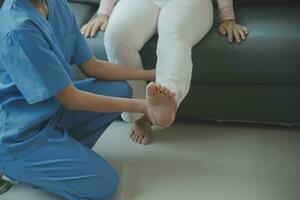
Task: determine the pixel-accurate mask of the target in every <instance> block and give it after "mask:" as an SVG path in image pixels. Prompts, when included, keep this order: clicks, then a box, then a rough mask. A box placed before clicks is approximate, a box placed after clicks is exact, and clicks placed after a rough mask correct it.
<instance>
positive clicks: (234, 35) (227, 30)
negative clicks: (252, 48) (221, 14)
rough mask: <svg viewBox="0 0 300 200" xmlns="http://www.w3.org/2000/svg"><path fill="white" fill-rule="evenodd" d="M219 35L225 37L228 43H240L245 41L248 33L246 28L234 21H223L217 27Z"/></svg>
mask: <svg viewBox="0 0 300 200" xmlns="http://www.w3.org/2000/svg"><path fill="white" fill-rule="evenodd" d="M219 33H220V34H221V35H223V36H227V39H228V41H229V42H230V43H231V42H237V43H239V44H240V43H242V41H244V40H246V38H247V36H248V34H249V32H248V30H247V28H245V27H244V26H241V25H239V24H237V23H236V22H235V20H224V21H223V22H222V23H221V24H220V26H219Z"/></svg>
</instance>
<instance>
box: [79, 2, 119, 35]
mask: <svg viewBox="0 0 300 200" xmlns="http://www.w3.org/2000/svg"><path fill="white" fill-rule="evenodd" d="M116 2H117V0H102V1H101V2H100V6H99V9H98V11H97V16H96V17H95V18H94V19H91V20H90V21H89V22H88V23H86V24H85V25H83V26H82V28H81V30H80V31H81V34H82V35H84V36H85V37H94V36H95V35H96V33H97V32H98V31H99V30H100V31H105V30H106V27H107V24H108V21H109V16H110V15H111V13H112V11H113V9H114V6H115V4H116Z"/></svg>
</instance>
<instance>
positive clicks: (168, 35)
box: [156, 0, 213, 105]
mask: <svg viewBox="0 0 300 200" xmlns="http://www.w3.org/2000/svg"><path fill="white" fill-rule="evenodd" d="M212 24H213V7H212V3H211V1H210V0H170V1H168V3H167V4H166V5H165V6H163V7H162V9H161V12H160V15H159V19H158V34H159V41H158V47H157V56H158V61H157V66H156V70H157V72H156V81H157V82H159V83H160V84H162V85H163V86H166V87H167V88H169V89H170V90H172V91H174V92H176V94H177V96H176V98H177V103H178V105H179V104H180V103H181V101H182V100H183V99H184V98H185V96H186V95H187V93H188V91H189V88H190V82H191V77H192V68H193V63H192V58H191V50H192V47H193V46H194V45H195V44H196V43H198V42H199V41H200V40H201V39H202V38H203V37H204V36H205V35H206V34H207V33H208V31H209V30H210V29H211V27H212Z"/></svg>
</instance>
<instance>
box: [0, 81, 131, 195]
mask: <svg viewBox="0 0 300 200" xmlns="http://www.w3.org/2000/svg"><path fill="white" fill-rule="evenodd" d="M76 87H77V88H78V89H81V90H85V91H89V92H92V93H96V94H101V95H108V96H115V97H127V98H130V97H131V95H132V94H131V88H130V87H129V85H128V84H127V83H126V82H122V81H100V80H95V79H86V80H83V81H80V82H78V83H76ZM119 115H120V113H93V112H78V111H72V110H68V109H65V108H63V107H62V108H61V109H60V110H59V111H58V112H57V113H56V115H55V116H53V117H54V120H53V121H54V123H53V126H54V128H55V129H60V130H61V131H60V133H61V134H57V132H56V133H55V134H52V136H51V138H49V139H48V140H47V141H46V142H45V143H44V144H42V145H41V146H40V147H39V148H37V149H36V150H34V151H33V152H31V153H29V154H27V155H26V156H24V157H22V158H19V159H17V160H12V161H4V162H2V166H0V167H1V168H2V169H1V170H2V171H3V172H4V174H6V175H7V176H9V177H11V178H13V179H16V180H18V181H20V182H23V183H26V184H30V185H33V186H37V187H40V188H42V189H44V190H47V191H50V192H53V193H55V194H57V195H59V196H62V197H64V198H66V199H70V200H82V199H85V200H108V199H110V198H111V196H112V194H113V192H114V191H115V190H116V188H117V186H118V174H117V172H116V171H115V170H114V169H113V168H112V167H111V166H110V165H109V164H108V163H107V162H106V161H105V160H104V159H103V158H102V157H101V156H100V155H99V154H97V153H95V152H94V151H92V150H91V148H92V147H93V145H94V144H95V143H96V141H97V140H98V138H99V137H100V136H101V134H102V133H103V132H104V130H105V129H106V128H107V127H108V126H109V124H111V122H112V121H113V120H114V119H116V118H118V117H119ZM52 128H53V127H52ZM49 130H50V129H49Z"/></svg>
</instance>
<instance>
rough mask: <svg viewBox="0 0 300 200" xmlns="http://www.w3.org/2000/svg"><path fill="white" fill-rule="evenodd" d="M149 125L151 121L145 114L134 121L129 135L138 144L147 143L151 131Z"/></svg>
mask: <svg viewBox="0 0 300 200" xmlns="http://www.w3.org/2000/svg"><path fill="white" fill-rule="evenodd" d="M151 125H152V124H151V121H150V119H149V118H148V116H147V115H144V116H143V117H142V118H140V119H138V120H137V121H135V123H134V125H133V128H132V132H131V136H130V137H131V139H132V140H133V141H134V142H136V143H138V144H143V145H147V144H149V143H150V139H151V138H150V136H151V132H152V129H151Z"/></svg>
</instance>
